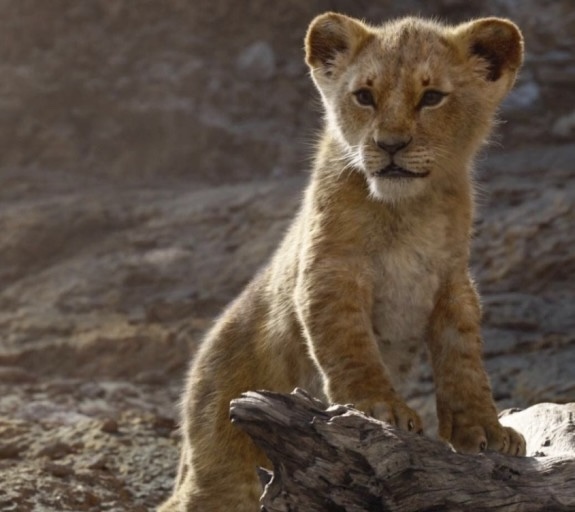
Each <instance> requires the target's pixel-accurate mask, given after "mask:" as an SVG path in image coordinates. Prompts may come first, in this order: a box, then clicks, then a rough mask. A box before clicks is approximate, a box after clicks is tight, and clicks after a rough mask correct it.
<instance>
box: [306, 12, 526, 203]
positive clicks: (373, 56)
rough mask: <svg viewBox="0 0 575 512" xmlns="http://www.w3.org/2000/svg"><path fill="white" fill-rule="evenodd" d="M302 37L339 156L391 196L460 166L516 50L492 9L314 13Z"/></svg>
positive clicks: (478, 138) (412, 191) (511, 71)
mask: <svg viewBox="0 0 575 512" xmlns="http://www.w3.org/2000/svg"><path fill="white" fill-rule="evenodd" d="M305 46H306V61H307V64H308V65H309V67H310V69H311V74H312V77H313V80H314V82H315V84H316V86H317V88H318V90H319V92H320V94H321V97H322V100H323V103H324V107H325V112H326V121H327V126H328V130H330V132H331V133H332V134H333V136H334V137H335V138H336V139H337V140H338V141H339V143H340V145H341V146H342V148H343V149H344V152H345V158H346V160H347V162H346V163H347V165H349V166H351V167H353V168H356V169H361V171H363V172H364V173H365V175H366V178H367V180H368V183H369V187H370V190H371V193H372V195H373V196H374V197H376V198H378V199H381V200H384V201H390V202H395V201H398V200H400V199H402V198H406V197H413V196H416V195H418V194H420V193H422V192H423V191H425V190H426V189H427V188H428V187H430V186H433V185H434V184H435V185H439V186H441V184H442V183H443V184H445V183H448V182H449V181H450V180H452V179H454V176H455V175H456V174H457V173H459V174H462V173H465V172H466V169H467V167H468V163H469V161H470V159H471V158H472V157H473V155H474V153H475V152H476V151H477V149H478V148H479V146H480V145H481V143H482V142H483V140H484V139H485V137H486V136H487V135H488V133H489V130H490V128H491V124H492V120H493V117H494V114H495V111H496V109H497V106H498V105H499V103H500V102H501V100H502V99H503V97H504V96H505V95H506V93H507V92H508V91H509V89H510V88H511V86H512V85H513V82H514V80H515V76H516V74H517V71H518V69H519V68H520V66H521V63H522V59H523V40H522V37H521V33H520V31H519V29H518V28H517V27H516V26H515V25H514V24H513V23H511V22H510V21H507V20H503V19H499V18H484V19H478V20H475V21H472V22H469V23H465V24H462V25H458V26H455V27H450V26H444V25H440V24H438V23H435V22H431V21H426V20H422V19H418V18H406V19H401V20H397V21H393V22H390V23H387V24H384V25H382V26H380V27H370V26H368V25H366V24H364V23H362V22H360V21H358V20H355V19H353V18H349V17H347V16H344V15H341V14H335V13H327V14H322V15H321V16H318V17H317V18H315V20H313V22H312V23H311V25H310V27H309V29H308V33H307V36H306V41H305Z"/></svg>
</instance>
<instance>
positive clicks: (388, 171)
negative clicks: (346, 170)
mask: <svg viewBox="0 0 575 512" xmlns="http://www.w3.org/2000/svg"><path fill="white" fill-rule="evenodd" d="M428 176H429V172H428V171H426V172H414V171H410V170H408V169H404V168H402V167H399V166H397V165H394V164H390V165H388V166H387V167H385V168H384V169H381V170H378V171H376V172H372V173H370V174H369V176H368V177H367V179H368V183H369V190H370V193H371V196H372V198H374V199H376V200H379V201H383V202H385V203H392V204H395V203H399V202H401V201H404V200H405V199H409V198H412V197H416V196H418V195H420V194H422V193H423V192H424V191H425V188H426V186H427V181H428Z"/></svg>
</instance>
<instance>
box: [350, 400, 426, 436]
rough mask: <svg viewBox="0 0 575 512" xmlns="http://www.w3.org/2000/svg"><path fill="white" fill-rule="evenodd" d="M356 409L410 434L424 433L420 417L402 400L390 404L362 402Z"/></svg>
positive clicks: (389, 402)
mask: <svg viewBox="0 0 575 512" xmlns="http://www.w3.org/2000/svg"><path fill="white" fill-rule="evenodd" d="M355 407H357V409H359V410H360V411H363V412H365V413H366V414H369V415H370V416H372V417H373V418H375V419H378V420H380V421H385V422H386V423H389V424H390V425H393V426H395V427H398V428H400V429H402V430H407V431H408V432H416V433H417V434H422V433H423V424H422V422H421V418H420V417H419V415H418V414H417V413H416V412H415V411H414V410H413V409H411V408H410V407H408V406H407V404H405V402H403V401H402V400H397V399H396V400H391V401H388V402H384V401H375V400H361V401H360V402H358V403H357V404H356V405H355Z"/></svg>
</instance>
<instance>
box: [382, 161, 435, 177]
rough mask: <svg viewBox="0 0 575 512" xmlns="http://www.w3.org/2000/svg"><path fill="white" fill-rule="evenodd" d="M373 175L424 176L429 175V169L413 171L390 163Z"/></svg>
mask: <svg viewBox="0 0 575 512" xmlns="http://www.w3.org/2000/svg"><path fill="white" fill-rule="evenodd" d="M374 176H375V177H376V178H425V177H426V176H429V171H424V172H413V171H410V170H408V169H404V168H403V167H400V166H399V165H396V164H394V163H391V164H389V165H388V166H387V167H384V168H383V169H380V170H379V171H377V172H376V173H375V174H374Z"/></svg>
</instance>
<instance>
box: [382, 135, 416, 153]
mask: <svg viewBox="0 0 575 512" xmlns="http://www.w3.org/2000/svg"><path fill="white" fill-rule="evenodd" d="M411 139H412V137H388V138H386V139H379V140H376V141H375V143H376V144H377V146H378V147H379V148H381V149H383V150H384V151H385V152H387V153H389V154H390V155H394V154H395V153H397V152H398V151H401V150H402V149H403V148H405V147H407V146H408V145H409V143H410V142H411Z"/></svg>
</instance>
